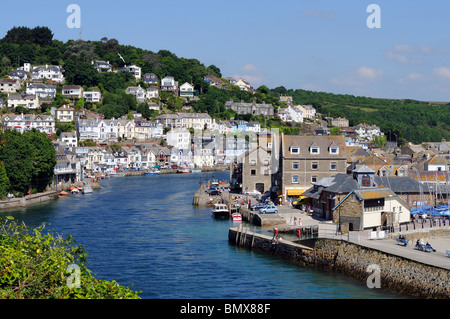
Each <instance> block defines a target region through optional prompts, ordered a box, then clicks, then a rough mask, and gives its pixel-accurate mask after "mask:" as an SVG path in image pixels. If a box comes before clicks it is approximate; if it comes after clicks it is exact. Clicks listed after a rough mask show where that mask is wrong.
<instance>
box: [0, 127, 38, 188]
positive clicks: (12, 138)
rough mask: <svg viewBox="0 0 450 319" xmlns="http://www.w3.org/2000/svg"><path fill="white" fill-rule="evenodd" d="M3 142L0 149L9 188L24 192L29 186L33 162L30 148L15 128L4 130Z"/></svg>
mask: <svg viewBox="0 0 450 319" xmlns="http://www.w3.org/2000/svg"><path fill="white" fill-rule="evenodd" d="M2 140H3V141H5V143H4V144H3V145H2V147H1V149H0V160H2V161H3V163H4V165H5V169H6V173H7V175H8V178H9V180H10V182H11V188H12V189H11V190H12V191H15V192H19V193H21V194H26V193H27V191H28V190H29V189H30V187H31V177H32V170H33V164H32V163H31V161H30V158H31V148H30V147H29V145H27V143H26V141H25V139H24V138H23V137H22V135H21V134H20V133H19V132H17V131H16V130H6V131H5V133H3V134H2Z"/></svg>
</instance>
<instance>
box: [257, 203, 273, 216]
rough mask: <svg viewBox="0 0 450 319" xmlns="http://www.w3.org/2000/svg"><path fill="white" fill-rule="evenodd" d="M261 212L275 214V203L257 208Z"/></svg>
mask: <svg viewBox="0 0 450 319" xmlns="http://www.w3.org/2000/svg"><path fill="white" fill-rule="evenodd" d="M259 212H260V213H261V214H276V213H278V208H276V207H275V205H273V204H270V205H266V206H264V207H263V208H261V209H260V210H259Z"/></svg>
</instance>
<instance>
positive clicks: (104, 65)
mask: <svg viewBox="0 0 450 319" xmlns="http://www.w3.org/2000/svg"><path fill="white" fill-rule="evenodd" d="M92 65H94V66H95V68H96V69H97V71H98V72H99V73H102V72H111V71H112V66H111V64H110V63H109V61H92Z"/></svg>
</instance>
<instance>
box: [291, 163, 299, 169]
mask: <svg viewBox="0 0 450 319" xmlns="http://www.w3.org/2000/svg"><path fill="white" fill-rule="evenodd" d="M292 169H293V170H298V162H293V163H292Z"/></svg>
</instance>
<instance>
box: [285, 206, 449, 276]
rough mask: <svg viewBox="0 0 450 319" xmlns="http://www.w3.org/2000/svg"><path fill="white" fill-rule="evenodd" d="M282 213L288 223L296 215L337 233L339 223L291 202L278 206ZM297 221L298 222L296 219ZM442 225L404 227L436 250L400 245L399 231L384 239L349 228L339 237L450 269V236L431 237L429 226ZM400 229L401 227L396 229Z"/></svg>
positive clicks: (324, 232)
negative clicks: (294, 205)
mask: <svg viewBox="0 0 450 319" xmlns="http://www.w3.org/2000/svg"><path fill="white" fill-rule="evenodd" d="M278 210H279V213H278V214H279V215H281V216H283V217H284V219H285V220H286V224H287V225H289V224H290V221H291V218H292V219H294V217H297V221H298V220H299V218H301V221H302V226H310V225H319V236H323V235H325V236H330V237H332V236H335V234H336V224H334V223H333V222H332V221H329V220H324V219H322V218H319V217H317V216H314V215H313V216H309V215H307V214H306V213H305V212H302V211H301V210H299V209H295V208H293V207H291V206H278ZM297 225H298V222H297ZM438 228H439V227H433V228H430V227H429V226H427V227H425V228H423V229H422V228H421V226H420V227H417V228H416V230H413V229H411V227H409V230H408V231H406V229H405V228H404V227H403V228H402V232H401V233H402V234H406V233H411V232H420V233H421V234H422V236H421V238H422V239H423V241H424V242H425V243H426V242H429V243H430V245H431V246H432V247H433V248H434V249H436V252H424V251H421V250H417V249H415V248H414V246H415V242H411V241H410V242H409V243H408V245H407V246H403V245H398V244H397V242H396V240H395V237H397V236H398V232H397V233H394V234H393V236H395V237H393V238H389V237H390V236H386V237H387V238H385V239H370V232H371V231H368V230H366V231H360V232H350V235H348V234H344V235H342V236H341V235H339V237H338V238H342V239H343V240H348V241H350V242H353V243H356V244H359V245H363V246H366V247H369V248H373V249H377V250H380V251H384V252H386V253H389V254H393V255H397V256H400V257H404V258H408V259H411V260H415V261H418V262H421V263H424V264H429V265H433V266H436V267H441V268H445V269H449V270H450V257H447V255H446V252H445V251H446V250H450V237H438V238H432V237H431V236H430V235H429V233H428V230H430V229H438ZM440 228H445V229H450V226H448V224H447V226H445V227H443V226H442V227H440ZM396 231H398V229H396Z"/></svg>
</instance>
